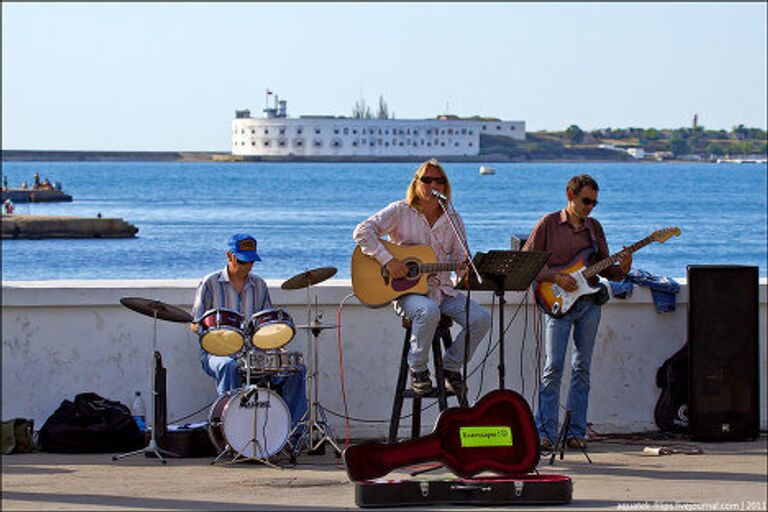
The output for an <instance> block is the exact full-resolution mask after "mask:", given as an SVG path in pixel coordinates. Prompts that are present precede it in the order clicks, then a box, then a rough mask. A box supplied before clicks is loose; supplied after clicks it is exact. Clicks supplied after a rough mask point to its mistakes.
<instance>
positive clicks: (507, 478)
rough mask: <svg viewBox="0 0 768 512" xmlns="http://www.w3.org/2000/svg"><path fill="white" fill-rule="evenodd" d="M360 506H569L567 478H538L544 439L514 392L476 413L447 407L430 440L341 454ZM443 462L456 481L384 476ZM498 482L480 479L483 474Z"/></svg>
mask: <svg viewBox="0 0 768 512" xmlns="http://www.w3.org/2000/svg"><path fill="white" fill-rule="evenodd" d="M343 458H344V463H345V467H346V469H347V474H348V476H349V478H350V480H352V482H354V484H355V504H356V505H357V506H359V507H402V506H425V505H479V506H480V505H561V504H567V503H570V502H571V499H572V494H573V482H572V480H571V478H570V477H568V476H566V475H553V474H546V475H544V474H538V473H534V471H535V469H536V466H537V465H538V463H539V438H538V433H537V430H536V426H535V423H534V421H533V415H532V414H531V409H530V407H529V406H528V403H527V402H526V401H525V399H524V398H523V397H522V396H521V395H519V394H518V393H516V392H514V391H511V390H504V389H502V390H495V391H491V392H490V393H488V394H486V395H485V396H483V397H482V398H481V399H480V400H479V401H478V402H477V404H475V405H474V406H473V407H470V408H464V409H462V408H449V409H446V410H445V411H443V413H441V415H440V416H439V418H438V420H437V423H436V425H435V428H434V430H433V432H432V433H431V434H429V435H427V436H424V437H420V438H415V439H410V440H406V441H401V442H398V443H393V444H384V443H378V442H373V441H366V442H363V443H360V444H357V445H353V446H350V447H349V448H347V449H346V450H344V453H343ZM434 461H437V462H442V463H443V464H444V465H445V466H446V467H447V468H448V469H450V470H451V471H452V472H453V473H454V474H455V476H453V477H450V476H447V477H440V478H416V477H414V478H409V479H399V480H395V479H386V478H383V477H385V476H386V474H387V473H389V472H390V471H392V470H394V469H397V468H401V467H405V466H413V465H415V464H421V463H424V462H434ZM486 471H488V472H493V473H494V474H493V475H492V476H486V475H482V476H477V475H478V474H480V473H482V472H486Z"/></svg>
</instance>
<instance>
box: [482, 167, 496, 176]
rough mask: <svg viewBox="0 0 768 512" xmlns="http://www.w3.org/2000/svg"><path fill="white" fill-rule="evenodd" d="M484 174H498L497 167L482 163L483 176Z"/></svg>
mask: <svg viewBox="0 0 768 512" xmlns="http://www.w3.org/2000/svg"><path fill="white" fill-rule="evenodd" d="M484 174H496V169H494V168H493V167H490V166H488V165H481V166H480V175H481V176H482V175H484Z"/></svg>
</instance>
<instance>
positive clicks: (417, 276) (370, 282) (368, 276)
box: [351, 240, 466, 308]
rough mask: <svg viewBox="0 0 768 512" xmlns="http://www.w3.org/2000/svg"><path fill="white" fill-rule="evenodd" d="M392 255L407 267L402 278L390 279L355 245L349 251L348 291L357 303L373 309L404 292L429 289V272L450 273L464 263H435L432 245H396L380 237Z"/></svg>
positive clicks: (378, 265)
mask: <svg viewBox="0 0 768 512" xmlns="http://www.w3.org/2000/svg"><path fill="white" fill-rule="evenodd" d="M380 241H381V243H382V244H384V247H386V248H387V251H389V253H390V254H392V256H394V257H395V258H397V259H399V260H400V261H402V262H403V263H404V264H405V265H406V266H407V267H408V274H407V275H406V276H405V277H404V278H402V279H392V277H391V276H390V275H389V272H387V269H386V268H385V267H383V266H382V265H381V264H380V263H379V261H378V260H377V259H376V258H374V257H372V256H366V255H365V254H363V251H362V249H360V246H359V245H358V246H357V247H355V250H354V252H353V253H352V265H351V271H352V291H353V292H354V294H355V295H357V298H358V299H360V302H362V303H363V304H365V305H366V306H369V307H373V308H377V307H380V306H384V305H385V304H387V303H389V302H390V301H392V300H394V299H396V298H398V297H400V296H401V295H406V294H408V293H417V294H421V295H426V294H427V292H429V282H428V278H429V274H434V273H436V272H451V271H454V270H458V269H460V268H462V267H464V266H465V265H466V263H465V262H450V263H438V262H437V256H435V251H434V249H432V247H430V246H428V245H396V244H393V243H392V242H387V241H386V240H380Z"/></svg>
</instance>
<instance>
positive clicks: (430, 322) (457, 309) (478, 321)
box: [394, 294, 491, 372]
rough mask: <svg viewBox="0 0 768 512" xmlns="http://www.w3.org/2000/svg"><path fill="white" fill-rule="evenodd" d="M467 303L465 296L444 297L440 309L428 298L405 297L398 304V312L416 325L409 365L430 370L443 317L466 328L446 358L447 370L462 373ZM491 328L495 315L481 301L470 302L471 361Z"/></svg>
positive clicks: (421, 369) (412, 331)
mask: <svg viewBox="0 0 768 512" xmlns="http://www.w3.org/2000/svg"><path fill="white" fill-rule="evenodd" d="M466 302H467V299H466V297H465V296H464V295H463V294H458V295H457V296H456V297H444V298H443V302H442V303H441V304H440V305H439V306H438V305H437V303H436V302H435V301H433V300H432V299H430V298H429V297H426V296H424V295H405V296H403V297H400V298H399V299H397V300H396V301H395V303H394V306H395V311H396V312H397V314H398V315H400V316H405V317H406V318H408V319H410V320H411V322H412V325H413V327H412V330H411V350H410V352H409V353H408V366H409V367H410V368H411V370H412V371H415V372H419V371H423V370H426V369H427V363H429V349H430V347H431V346H432V338H434V336H435V330H437V324H438V323H439V322H440V315H441V314H442V315H446V316H449V317H451V318H452V319H453V321H454V322H456V323H457V324H459V325H460V326H461V327H462V330H461V332H460V333H459V334H458V335H457V336H456V338H455V339H454V340H453V343H452V344H451V346H450V347H448V349H447V350H446V351H445V354H444V355H443V367H444V368H445V369H446V370H451V371H455V372H457V371H459V369H460V368H461V367H462V366H463V364H464V331H465V329H466V327H467V326H466V323H467V316H466V313H465V311H466ZM490 328H491V316H490V315H489V314H488V312H487V311H485V310H484V309H483V308H482V307H481V306H480V305H479V304H478V303H477V302H475V301H473V300H470V301H469V351H468V355H467V360H468V361H469V359H471V358H472V354H474V352H475V349H476V348H477V345H478V344H479V343H480V341H481V340H482V339H483V338H484V337H485V335H486V334H487V333H488V330H489V329H490Z"/></svg>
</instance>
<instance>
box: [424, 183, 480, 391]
mask: <svg viewBox="0 0 768 512" xmlns="http://www.w3.org/2000/svg"><path fill="white" fill-rule="evenodd" d="M432 194H433V195H434V196H435V197H436V198H437V202H438V204H439V205H440V208H442V209H443V213H444V214H445V216H446V218H447V219H448V222H449V223H450V225H451V228H453V234H454V235H456V239H457V240H458V241H459V243H460V244H461V248H462V250H463V251H464V256H465V257H466V261H467V263H469V267H470V268H471V269H472V270H473V271H474V273H475V276H476V277H477V282H478V283H482V282H483V278H482V276H481V275H480V272H478V270H477V267H476V266H475V262H474V261H472V257H471V256H470V254H469V246H468V245H467V241H466V240H465V239H464V237H462V236H461V234H460V233H459V230H458V228H457V227H456V224H455V223H454V222H453V219H452V218H451V215H450V213H448V208H446V206H445V203H446V202H447V201H448V198H447V197H445V196H444V195H443V194H440V193H439V192H437V191H435V190H433V191H432ZM451 209H452V210H454V208H453V205H451ZM454 211H455V210H454ZM471 293H472V292H471V290H470V287H469V286H467V301H466V304H465V306H464V313H465V315H466V321H465V325H466V327H464V357H463V360H464V361H463V364H462V380H463V382H464V389H463V390H462V394H463V395H464V400H465V401H466V399H467V393H466V389H467V359H468V357H467V352H468V348H469V300H470V294H471ZM457 398H459V401H460V402H461V401H462V400H461V397H457Z"/></svg>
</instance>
